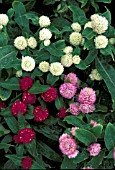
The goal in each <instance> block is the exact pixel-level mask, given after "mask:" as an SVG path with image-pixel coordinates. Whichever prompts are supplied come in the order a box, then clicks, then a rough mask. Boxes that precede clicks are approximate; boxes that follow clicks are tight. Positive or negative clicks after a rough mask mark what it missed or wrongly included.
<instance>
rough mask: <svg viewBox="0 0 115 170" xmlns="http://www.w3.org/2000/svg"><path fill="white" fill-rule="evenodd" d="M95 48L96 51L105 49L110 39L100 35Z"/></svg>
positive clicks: (95, 40)
mask: <svg viewBox="0 0 115 170" xmlns="http://www.w3.org/2000/svg"><path fill="white" fill-rule="evenodd" d="M94 42H95V47H96V49H101V48H105V47H106V46H107V45H108V38H107V37H105V36H104V35H98V36H97V37H96V38H95V39H94Z"/></svg>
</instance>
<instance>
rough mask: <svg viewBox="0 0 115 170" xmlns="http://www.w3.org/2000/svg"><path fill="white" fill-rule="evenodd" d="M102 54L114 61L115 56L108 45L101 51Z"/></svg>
mask: <svg viewBox="0 0 115 170" xmlns="http://www.w3.org/2000/svg"><path fill="white" fill-rule="evenodd" d="M100 52H101V53H102V54H103V55H105V56H108V55H110V56H111V57H112V59H113V60H114V55H113V52H112V48H111V45H107V47H106V48H102V49H100Z"/></svg>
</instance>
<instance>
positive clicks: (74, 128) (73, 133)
mask: <svg viewBox="0 0 115 170" xmlns="http://www.w3.org/2000/svg"><path fill="white" fill-rule="evenodd" d="M77 129H79V127H72V128H71V131H70V132H71V134H72V135H73V136H75V135H76V133H75V131H76V130H77Z"/></svg>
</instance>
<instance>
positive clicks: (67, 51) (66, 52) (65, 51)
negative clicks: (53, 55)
mask: <svg viewBox="0 0 115 170" xmlns="http://www.w3.org/2000/svg"><path fill="white" fill-rule="evenodd" d="M63 52H64V53H65V54H69V53H72V52H73V47H71V46H66V47H65V48H64V49H63Z"/></svg>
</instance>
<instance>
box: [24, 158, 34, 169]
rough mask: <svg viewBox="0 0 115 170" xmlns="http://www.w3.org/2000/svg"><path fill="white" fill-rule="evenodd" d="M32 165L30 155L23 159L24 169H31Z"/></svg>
mask: <svg viewBox="0 0 115 170" xmlns="http://www.w3.org/2000/svg"><path fill="white" fill-rule="evenodd" d="M31 166H32V159H31V158H30V157H29V156H27V157H25V158H23V159H22V167H23V168H24V169H29V168H30V167H31Z"/></svg>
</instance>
